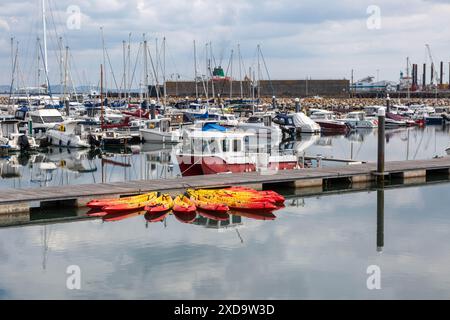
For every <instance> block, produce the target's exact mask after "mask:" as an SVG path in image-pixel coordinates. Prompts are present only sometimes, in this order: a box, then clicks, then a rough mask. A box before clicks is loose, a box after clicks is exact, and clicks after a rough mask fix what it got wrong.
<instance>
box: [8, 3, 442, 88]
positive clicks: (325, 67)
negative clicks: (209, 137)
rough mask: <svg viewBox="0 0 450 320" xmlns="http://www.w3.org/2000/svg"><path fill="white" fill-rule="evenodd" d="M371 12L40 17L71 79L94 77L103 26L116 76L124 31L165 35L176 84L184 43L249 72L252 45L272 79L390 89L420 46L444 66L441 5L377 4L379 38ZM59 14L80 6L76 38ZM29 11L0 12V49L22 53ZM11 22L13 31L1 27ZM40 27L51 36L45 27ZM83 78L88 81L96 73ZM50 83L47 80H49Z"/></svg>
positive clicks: (276, 7)
mask: <svg viewBox="0 0 450 320" xmlns="http://www.w3.org/2000/svg"><path fill="white" fill-rule="evenodd" d="M47 1H49V0H47ZM371 4H373V3H372V1H358V2H355V1H350V0H346V1H340V2H339V3H336V2H335V1H329V0H327V1H320V2H317V1H309V0H308V1H301V2H299V1H294V0H276V1H275V0H264V1H252V0H240V1H226V0H215V1H213V0H194V1H191V0H131V1H126V2H124V1H119V0H101V1H88V0H78V1H73V0H71V1H68V0H61V1H55V0H50V1H49V8H50V9H57V10H56V11H55V12H54V16H53V17H52V18H54V20H55V23H56V26H57V29H58V32H59V34H61V35H63V36H65V37H66V38H67V41H68V43H69V45H70V47H71V50H73V55H74V58H75V59H76V61H77V66H78V68H80V69H81V70H80V71H79V72H80V73H81V72H82V70H88V71H89V70H97V69H98V64H99V62H100V61H101V39H100V32H99V28H100V26H103V27H104V30H105V37H106V41H107V46H108V48H109V50H110V51H111V59H112V63H113V65H114V67H115V69H117V71H116V72H118V73H119V72H120V71H119V70H120V64H121V43H122V40H124V39H127V38H128V33H129V32H131V33H132V34H133V41H134V42H139V41H140V40H141V38H142V34H143V33H146V34H147V36H148V38H149V39H154V38H155V37H160V38H162V36H164V35H165V36H167V39H168V48H169V49H168V50H169V52H168V54H169V55H170V60H174V61H175V62H170V63H169V68H170V70H169V71H168V73H180V74H181V75H183V76H184V77H185V78H188V77H189V78H191V77H192V70H191V69H192V59H193V57H192V56H193V54H192V51H193V49H192V41H193V40H194V39H196V40H197V42H198V46H199V48H200V49H199V50H200V51H201V49H202V48H203V45H204V44H205V43H206V42H209V41H213V44H214V49H215V55H216V59H217V60H222V61H223V63H224V64H225V62H224V61H226V60H227V59H228V57H229V54H230V51H231V49H232V48H233V47H234V48H235V46H236V44H237V42H240V43H241V45H242V50H243V55H244V59H245V60H246V64H247V65H249V64H251V63H252V60H253V57H254V52H255V48H256V45H257V44H258V43H260V44H261V45H262V48H263V51H264V54H265V58H266V61H267V63H268V66H269V69H270V72H271V76H272V78H305V77H306V76H310V77H314V78H343V77H347V78H348V75H349V74H350V70H351V69H355V73H356V77H357V78H359V77H364V76H366V75H368V74H374V73H375V72H376V70H377V69H379V70H380V77H382V78H388V79H392V80H396V79H397V78H398V75H399V72H400V70H402V69H404V64H405V63H404V60H405V58H406V57H407V56H409V57H410V58H411V60H412V61H413V62H417V63H422V62H425V61H424V60H425V59H426V55H425V47H424V45H425V43H429V44H430V45H431V47H432V49H433V53H434V56H435V60H444V59H447V58H446V56H447V53H448V52H449V51H450V47H449V44H448V41H447V40H446V39H448V37H449V35H450V26H448V24H447V20H448V16H449V14H450V4H449V3H448V2H443V1H424V0H411V1H406V0H402V1H395V2H393V1H387V0H380V1H378V3H377V5H379V6H380V8H381V18H382V28H381V29H380V30H368V29H367V27H366V20H367V18H368V16H367V13H366V9H367V6H368V5H371ZM68 5H78V6H79V7H80V9H81V12H82V14H83V19H82V28H81V30H66V29H65V28H64V26H65V19H66V13H65V9H66V7H67V6H68ZM37 12H39V6H38V4H36V2H35V1H33V2H32V1H31V0H23V1H19V2H17V1H15V2H13V1H11V0H8V1H7V3H5V4H2V13H1V14H0V29H2V22H1V21H3V29H4V28H5V23H6V25H9V27H10V30H9V32H4V33H2V35H1V37H2V38H0V40H2V41H3V43H7V41H6V42H5V39H3V38H8V39H9V37H10V35H9V33H12V34H14V35H16V37H17V38H18V39H20V40H21V45H22V46H24V47H28V48H31V45H30V43H31V42H32V41H34V40H35V38H36V36H37V35H38V34H39V32H40V27H39V24H40V21H39V15H38V14H36V13H37ZM50 12H51V10H50ZM12 17H14V21H16V22H15V23H9V24H8V21H11V20H10V19H12ZM49 19H50V18H49ZM49 22H50V23H49V25H50V26H49V28H50V29H52V28H53V19H51V20H50V21H49ZM51 38H55V36H54V35H53V36H52V37H51ZM53 40H54V39H53ZM53 40H52V39H50V41H49V43H50V44H49V46H50V48H51V49H52V48H54V47H55V45H54V44H53V45H52V43H53V42H54V41H53ZM136 48H137V46H136ZM23 51H24V52H28V59H30V57H32V56H33V55H32V50H31V49H29V50H25V49H24V50H23ZM201 54H202V53H201V52H200V55H201ZM199 58H200V60H201V59H203V58H202V57H201V56H200V57H199ZM220 58H222V59H220ZM23 60H26V59H25V58H23ZM53 60H55V59H53ZM8 61H9V58H8V50H4V51H3V52H0V64H1V65H2V66H4V67H6V66H7V65H8ZM50 63H54V64H55V63H56V62H52V60H51V61H50ZM173 65H176V68H175V67H174V66H173ZM53 69H57V68H53ZM174 69H176V70H174ZM89 73H91V74H90V77H91V78H92V79H96V78H98V76H97V74H96V73H93V72H92V71H90V72H89ZM52 77H53V78H55V79H56V78H57V75H53V76H52ZM8 82H9V79H8V76H7V74H3V75H1V76H0V83H8Z"/></svg>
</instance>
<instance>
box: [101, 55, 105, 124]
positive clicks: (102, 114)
mask: <svg viewBox="0 0 450 320" xmlns="http://www.w3.org/2000/svg"><path fill="white" fill-rule="evenodd" d="M100 108H101V109H100V121H101V126H102V129H103V126H104V119H105V117H104V109H103V64H101V65H100Z"/></svg>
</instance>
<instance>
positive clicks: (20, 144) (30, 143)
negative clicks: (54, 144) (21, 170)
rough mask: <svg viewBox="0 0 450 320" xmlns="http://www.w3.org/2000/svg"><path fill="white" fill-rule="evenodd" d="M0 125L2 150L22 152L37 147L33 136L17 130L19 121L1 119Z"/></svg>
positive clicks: (0, 146)
mask: <svg viewBox="0 0 450 320" xmlns="http://www.w3.org/2000/svg"><path fill="white" fill-rule="evenodd" d="M0 126H1V130H0V149H1V151H2V152H4V153H5V152H6V153H8V152H17V151H20V152H24V151H29V150H33V149H37V148H38V147H39V145H38V144H37V143H36V140H35V139H34V138H33V137H28V136H27V135H25V134H23V133H20V132H19V121H17V120H7V121H3V122H1V123H0Z"/></svg>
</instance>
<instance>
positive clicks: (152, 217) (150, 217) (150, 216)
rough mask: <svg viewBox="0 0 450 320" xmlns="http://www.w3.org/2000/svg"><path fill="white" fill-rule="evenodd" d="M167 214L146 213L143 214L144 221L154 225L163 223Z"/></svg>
mask: <svg viewBox="0 0 450 320" xmlns="http://www.w3.org/2000/svg"><path fill="white" fill-rule="evenodd" d="M168 214H169V212H168V211H165V212H151V213H149V212H147V213H146V214H145V220H147V222H150V223H155V222H161V221H164V219H165V218H166V217H167V216H168Z"/></svg>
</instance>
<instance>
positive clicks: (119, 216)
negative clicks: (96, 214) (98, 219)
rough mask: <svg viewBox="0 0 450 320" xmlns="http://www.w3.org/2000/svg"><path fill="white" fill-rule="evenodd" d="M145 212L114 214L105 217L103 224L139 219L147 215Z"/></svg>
mask: <svg viewBox="0 0 450 320" xmlns="http://www.w3.org/2000/svg"><path fill="white" fill-rule="evenodd" d="M145 213H146V212H145V211H135V212H127V213H113V214H107V215H105V216H104V217H103V218H102V220H103V222H118V221H123V220H127V219H131V218H135V217H139V216H142V215H145Z"/></svg>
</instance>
